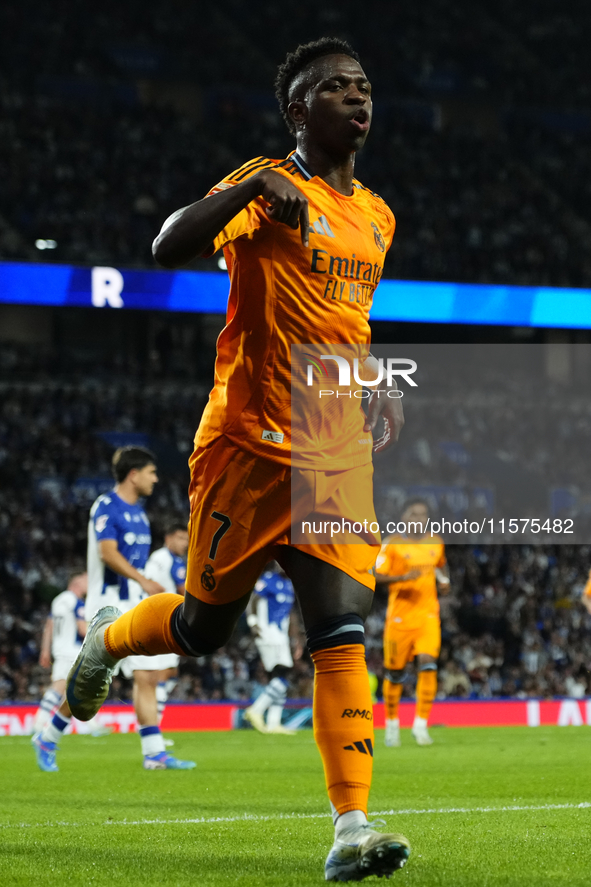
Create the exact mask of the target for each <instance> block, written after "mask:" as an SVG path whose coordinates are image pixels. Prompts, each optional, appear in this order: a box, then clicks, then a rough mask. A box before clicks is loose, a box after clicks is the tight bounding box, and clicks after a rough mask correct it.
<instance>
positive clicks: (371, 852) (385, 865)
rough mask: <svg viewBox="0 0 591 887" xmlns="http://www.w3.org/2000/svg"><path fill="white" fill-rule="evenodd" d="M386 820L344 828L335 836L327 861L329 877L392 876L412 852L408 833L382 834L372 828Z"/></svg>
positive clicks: (351, 879)
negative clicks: (406, 834)
mask: <svg viewBox="0 0 591 887" xmlns="http://www.w3.org/2000/svg"><path fill="white" fill-rule="evenodd" d="M385 824H386V823H385V822H383V820H377V821H376V822H366V823H364V824H363V825H356V826H353V827H352V828H350V829H346V830H345V829H343V830H342V831H341V832H340V833H339V837H338V838H335V842H334V844H333V845H332V848H331V850H330V853H329V854H328V856H327V858H326V863H325V864H324V879H325V880H326V881H361V880H363V878H369V876H370V875H377V876H378V877H379V878H382V877H386V878H389V877H390V875H391V874H393V872H396V871H398V870H399V869H401V868H402V867H403V866H404V865H405V864H406V861H407V860H408V857H409V856H410V844H409V842H408V840H407V838H405V837H404V835H399V834H382V833H381V832H376V831H374V829H373V828H372V826H374V825H385Z"/></svg>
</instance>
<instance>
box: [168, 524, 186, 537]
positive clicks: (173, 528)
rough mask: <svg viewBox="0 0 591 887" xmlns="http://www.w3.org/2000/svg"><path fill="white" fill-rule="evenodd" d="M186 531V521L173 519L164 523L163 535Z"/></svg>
mask: <svg viewBox="0 0 591 887" xmlns="http://www.w3.org/2000/svg"><path fill="white" fill-rule="evenodd" d="M179 532H180V533H186V532H187V523H186V521H182V520H173V521H169V523H167V524H165V525H164V535H165V536H172V534H173V533H179Z"/></svg>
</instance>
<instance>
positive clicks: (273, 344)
mask: <svg viewBox="0 0 591 887" xmlns="http://www.w3.org/2000/svg"><path fill="white" fill-rule="evenodd" d="M263 169H272V170H274V171H276V172H278V173H279V174H280V175H283V176H286V177H287V178H289V179H290V180H291V181H293V183H294V184H295V185H296V186H297V187H298V188H299V189H300V190H301V191H302V192H303V193H304V194H305V196H306V197H307V198H308V201H309V215H310V242H309V246H308V247H304V246H303V244H302V241H301V232H300V230H299V228H298V229H297V230H293V229H292V228H289V227H288V226H287V225H284V224H282V223H279V222H275V221H272V220H270V219H269V217H268V216H267V213H266V211H265V209H266V207H267V204H266V203H265V201H264V200H263V199H262V198H257V199H255V200H253V201H252V202H251V203H249V204H248V206H246V207H245V208H244V209H243V210H242V211H241V212H239V213H238V215H236V216H235V217H234V218H233V219H232V221H231V222H230V223H229V224H228V225H227V226H226V227H225V228H224V229H223V231H221V232H220V234H219V235H218V236H217V237H216V238H215V241H214V243H213V247H212V251H211V253H212V254H213V252H216V251H217V250H219V249H220V248H223V250H224V256H225V258H226V263H227V266H228V273H229V275H230V295H229V302H228V310H227V320H226V326H225V327H224V329H223V331H222V333H221V334H220V337H219V339H218V343H217V359H216V365H215V384H214V388H213V390H212V392H211V394H210V398H209V402H208V405H207V407H206V409H205V411H204V413H203V417H202V420H201V424H200V426H199V429H198V431H197V435H196V438H195V444H196V446H199V447H204V446H207V445H208V444H210V443H211V442H212V441H213V440H215V439H216V438H217V437H219V436H220V435H222V434H223V435H226V436H227V437H228V438H229V439H230V440H231V441H233V442H234V443H235V444H236V445H237V446H239V447H241V448H242V449H247V450H250V451H252V452H255V453H257V454H259V455H263V456H265V457H267V458H269V459H273V460H276V461H279V462H282V463H284V464H293V465H296V466H298V465H299V467H312V465H315V466H316V467H319V464H321V465H322V467H324V468H327V467H330V468H331V469H339V468H348V467H352V466H353V465H359V464H365V463H367V462H369V461H370V460H371V445H372V441H371V435H368V434H364V433H363V425H364V416H363V412H362V410H361V407H360V402H359V400H357V401H352V402H350V404H348V406H347V409H348V417H347V423H348V424H347V427H346V429H345V431H344V432H342V429H343V426H342V425H341V426H340V430H339V434H338V435H337V437H338V438H339V439H338V445H336V444H335V446H334V448H333V451H332V452H330V453H329V454H327V452H326V451H324V452H319V450H320V449H321V447H320V446H319V443H318V440H317V439H316V437H315V431H314V429H313V428H312V427H309V428H308V429H307V430H306V432H305V434H304V438H305V440H303V441H302V440H300V441H298V444H297V448H296V447H294V454H293V456H294V458H293V459H292V458H291V456H292V453H291V419H292V416H291V346H292V345H303V344H318V345H321V344H323V343H330V344H331V345H334V346H338V345H344V344H348V345H358V346H363V347H364V349H365V353H367V351H368V347H367V346H368V344H369V341H370V328H369V322H368V320H369V310H370V308H371V304H372V299H373V293H374V290H375V288H376V286H377V285H378V282H379V280H380V278H381V276H382V270H383V265H384V258H385V255H386V252H387V250H388V249H389V247H390V244H391V242H392V237H393V236H394V228H395V220H394V216H393V214H392V212H391V210H390V209H389V208H388V206H387V205H386V204H385V203H384V201H383V200H382V199H381V198H380V197H378V196H377V195H376V194H373V193H372V192H371V191H369V190H368V189H367V188H364V187H363V185H361V184H360V183H359V182H358V181H356V180H354V182H353V193H352V194H351V195H350V196H344V195H342V194H339V193H338V192H337V191H335V190H334V189H332V188H331V187H330V186H329V185H327V184H326V182H324V181H323V179H321V178H319V177H318V176H312V175H311V174H310V173H309V172H308V170H307V169H306V167H305V165H304V163H303V161H302V160H301V158H299V156H298V155H297V154H295V153H292V154H290V155H289V157H288V158H287V159H286V160H283V161H281V160H269V159H267V158H264V157H259V158H256V159H255V160H251V161H250V162H249V163H246V164H244V166H242V167H240V169H238V170H236V171H235V172H233V173H232V174H231V175H229V176H228V177H227V178H225V179H224V180H223V181H222V182H220V183H219V184H218V185H216V186H215V187H214V188H212V190H211V191H210V192H209V195H211V194H216V193H217V192H219V191H221V190H224V189H226V188H231V187H233V186H235V185H237V184H239V183H240V182H243V181H245V180H246V179H247V178H249V177H250V176H253V175H256V173H257V172H259V171H261V170H263ZM209 195H208V196H209ZM343 409H345V408H343ZM347 409H345V413H346V412H347ZM329 413H330V410H329ZM325 419H326V416H325V417H324V420H325ZM341 419H342V415H341ZM325 424H326V423H325ZM311 425H313V422H312V423H311ZM296 449H297V452H296ZM327 455H328V457H329V461H330V464H328V463H327V461H326V459H327Z"/></svg>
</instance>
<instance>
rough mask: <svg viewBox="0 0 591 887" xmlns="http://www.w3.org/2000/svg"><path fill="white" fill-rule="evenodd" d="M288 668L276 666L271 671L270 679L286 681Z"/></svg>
mask: <svg viewBox="0 0 591 887" xmlns="http://www.w3.org/2000/svg"><path fill="white" fill-rule="evenodd" d="M289 671H290V670H289V668H287V666H286V665H276V666H275V668H274V669H272V671H271V677H272V678H281V680H282V681H286V680H287V676H288V674H289Z"/></svg>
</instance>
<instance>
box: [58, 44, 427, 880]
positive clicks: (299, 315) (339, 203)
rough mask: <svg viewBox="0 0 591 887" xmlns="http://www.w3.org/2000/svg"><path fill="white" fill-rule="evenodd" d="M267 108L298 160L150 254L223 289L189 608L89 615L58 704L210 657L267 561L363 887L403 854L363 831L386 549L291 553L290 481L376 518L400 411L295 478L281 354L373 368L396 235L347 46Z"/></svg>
mask: <svg viewBox="0 0 591 887" xmlns="http://www.w3.org/2000/svg"><path fill="white" fill-rule="evenodd" d="M276 91H277V98H278V100H279V105H280V108H281V112H282V114H283V117H284V119H285V121H286V123H287V126H288V128H289V130H290V131H291V133H292V134H293V135H294V137H295V140H296V145H297V148H296V150H295V151H294V152H292V153H291V154H290V155H289V156H288V157H287V158H286V159H284V160H270V159H267V158H265V157H258V158H256V159H254V160H251V161H249V162H248V163H245V164H244V165H243V166H242V167H240V169H238V170H236V171H235V172H233V173H232V174H231V175H229V176H228V177H227V178H225V179H224V180H223V181H222V182H220V183H219V184H218V185H217V186H216V187H214V188H212V190H211V191H210V193H209V194H208V195H207V196H206V197H205V198H204V199H202V200H198V201H197V202H196V203H193V204H191V205H190V206H187V207H184V208H183V209H180V210H178V211H177V212H176V213H174V214H173V215H172V216H171V217H170V218H169V219H168V220H167V221H166V222H165V223H164V226H163V228H162V231H161V232H160V234H159V235H158V237H157V238H156V240H155V242H154V255H155V257H156V259H157V261H158V262H159V263H160V264H162V265H164V266H165V267H168V268H176V267H179V266H182V265H184V264H186V263H187V262H189V261H191V260H193V259H195V258H198V257H199V256H211V255H212V254H213V253H215V252H216V251H217V250H219V249H223V250H224V255H225V258H226V262H227V266H228V271H229V275H230V297H229V304H228V313H227V324H226V327H225V328H224V330H223V332H222V333H221V335H220V338H219V340H218V349H217V359H216V365H215V385H214V388H213V390H212V392H211V395H210V399H209V403H208V405H207V407H206V409H205V412H204V414H203V417H202V420H201V423H200V426H199V429H198V431H197V436H196V439H195V451H194V453H193V455H192V457H191V460H190V465H191V485H190V491H189V494H190V500H191V521H190V525H189V534H190V542H189V553H188V565H187V582H186V588H187V594H186V596H185V600H184V603H183V604H180V605H179V604H178V601H174V602H173V601H172V598H173V595H154V596H153V597H152V598H150V599H149V600H145V601H143V602H142V603H140V604H139V606H138V607H136V608H135V610H134V611H133V614H132V613H129V614H125V615H124V616H121V617H120V618H117V616H118V615H119V614H118V613H117V611H114V610H113V609H112V608H111V609H109V608H105V610H104V611H102V613H99V614H97V618H96V620H95V621H94V625H92V626H91V627H90V628H89V632H88V636H87V637H88V640H87V643H86V645H85V648H84V650H83V651H81V654H80V656H79V657H78V659H77V661H76V662H75V663H74V666H73V668H72V672H71V673H70V678H69V683H68V699H69V701H70V705H71V706H72V710H73V711H74V712H75V714H76V716H77V717H80V718H82V719H87V718H90V717H91V716H92V715H91V712H92V713H94V712H95V711H96V710H97V709H98V708H99V707H100V705H101V704H102V701H103V700H104V699H105V698H106V695H107V692H108V685H109V681H110V675H111V671H112V669H113V668H114V667H115V665H116V662H117V661H118V660H119V659H120V658H122V657H124V656H128V655H129V654H130V653H131V652H137V653H141V654H152V655H154V654H157V653H164V652H175V653H179V654H180V655H184V656H186V655H191V656H201V655H204V654H208V653H213V652H214V651H215V650H216V649H217V648H218V647H220V646H222V645H223V644H224V643H225V642H226V641H227V640H228V638H229V637H230V635H231V633H232V631H233V629H234V626H235V624H236V621H237V619H238V618H239V616H240V614H241V613H242V612H243V611H244V609H245V607H246V604H247V602H248V599H249V596H250V593H251V590H252V588H253V586H254V583H255V581H256V579H257V577H258V576H259V574H260V572H261V570H262V569H263V567H264V565H265V564H266V563H267V562H268V561H269V560H270V559H272V558H275V559H276V560H278V561H279V563H280V564H281V566H282V567H283V569H284V570H285V572H286V573H287V575H288V576H289V578H290V579H291V581H292V582H293V585H294V588H295V592H296V595H297V598H298V601H299V605H300V608H301V612H302V616H303V619H304V624H305V628H306V634H307V642H308V648H309V650H310V653H311V656H312V659H313V661H314V665H315V691H314V735H315V739H316V742H317V745H318V748H319V751H320V754H321V757H322V760H323V764H324V771H325V776H326V783H327V788H328V794H329V798H330V802H331V807H332V811H333V819H334V822H335V842H334V845H333V847H332V849H331V850H330V852H329V855H328V857H327V860H326V864H325V877H326V879H327V880H343V881H344V880H359V879H361V878H364V877H366V876H369V875H372V874H378V875H389V874H390V873H392V872H393V871H396V870H397V869H399V868H401V867H402V866H403V865H404V863H405V862H406V859H407V858H408V856H409V853H410V846H409V844H408V841H407V840H406V838H404V837H403V836H402V835H399V834H382V833H380V832H377V831H374V830H373V829H372V828H370V826H369V825H368V822H367V816H366V814H367V802H368V794H369V788H370V783H371V771H372V757H373V728H372V723H371V719H369V720H368V719H367V717H366V716H365V713H366V712H370V713H371V711H372V702H371V694H370V689H369V680H368V675H367V669H366V664H365V650H364V627H363V626H364V620H365V618H366V617H367V615H368V613H369V610H370V607H371V602H372V597H373V591H374V587H375V579H374V576H373V572H372V568H373V564H374V562H375V558H376V555H377V553H378V550H379V539H378V538H374V539H372V540H369V539H364V538H358V539H357V540H356V542H357V544H350V545H338V544H302V545H297V544H292V543H291V541H290V525H291V480H292V475H294V476H295V475H297V476H298V477H299V478H304V480H305V481H306V483H308V484H309V485H311V487H313V489H314V490H315V491H316V500H315V501H316V505H317V507H318V508H319V509H321V510H322V513H324V514H326V513H327V511H328V512H329V513H330V510H331V509H332V511H333V512H334V511H337V512H338V510H339V503H340V507H341V508H342V507H343V503H345V502H349V501H351V498H355V495H354V493H353V492H352V491H359V490H362V491H363V492H362V498H363V496H365V499H366V506H367V509H368V517H369V518H370V520H372V519H375V513H374V512H373V501H372V500H373V495H372V464H371V452H372V436H371V433H369V434H368V432H371V431H372V430H373V428H374V427H375V426H376V424H377V422H378V419H379V418H380V417H381V418H382V419H383V420H384V424H385V429H386V430H385V433H384V436H383V438H382V443H381V444H380V447H381V448H383V446H385V445H387V443H388V442H392V441H394V440H396V439H397V437H398V433H399V431H400V429H401V427H402V424H403V418H402V410H401V408H400V401H399V400H394V399H389V398H388V397H383V398H380V397H379V393H378V392H377V390H376V394H377V396H375V395H374V396H372V398H371V400H370V402H369V406H368V412H367V417H365V416H364V414H363V412H362V411H361V410H360V409H358V410H357V413H356V414H355V415H356V419H355V422H356V425H355V428H354V429H353V431H354V434H352V435H351V441H349V443H350V446H351V447H352V448H353V449H352V450H351V452H352V453H353V455H352V457H351V461H350V464H351V465H352V466H354V467H350V468H347V465H345V464H343V465H341V466H340V470H333V471H328V470H327V468H328V467H330V466H329V465H327V464H326V463H325V462H324V461H323V460H322V458H318V460H317V464H315V465H312V466H310V464H308V463H305V462H302V463H301V464H300V463H298V460H297V459H296V458H295V455H294V454H292V452H291V447H290V435H291V425H290V417H291V401H290V379H291V363H290V357H291V353H290V352H291V346H292V345H298V344H318V345H321V344H322V343H330V345H331V346H335V345H336V346H338V345H340V344H342V345H350V346H360V348H362V349H365V351H364V353H368V347H367V346H368V344H369V341H370V328H369V323H368V318H369V309H370V306H371V301H372V296H373V291H374V290H375V287H376V286H377V284H378V282H379V279H380V277H381V274H382V268H383V263H384V257H385V253H386V250H387V249H388V248H389V246H390V244H391V242H392V237H393V234H394V227H395V221H394V216H393V215H392V212H391V211H390V209H389V208H388V207H387V206H386V204H385V203H384V202H383V201H382V200H381V198H380V197H378V196H377V195H375V194H373V193H372V192H371V191H369V190H368V189H366V188H365V187H364V186H363V185H361V184H360V183H359V182H358V181H357V180H356V179H355V178H354V177H353V169H354V162H355V154H356V152H357V151H358V150H359V149H360V148H361V147H362V146H363V144H364V143H365V140H366V138H367V135H368V132H369V128H370V125H371V118H372V100H371V86H370V83H369V82H368V79H367V77H366V75H365V73H364V71H363V68H362V67H361V64H360V61H359V57H358V55H357V54H356V53H355V51H354V50H353V49H352V48H351V47H350V46H349V44H347V43H345V42H344V41H341V40H337V39H330V38H324V39H322V40H319V41H316V42H314V43H310V44H306V45H304V46H300V47H299V48H298V49H297V50H296V51H295V52H294V53H291V54H289V55H288V56H287V58H286V61H285V62H284V64H283V65H281V67H280V68H279V72H278V76H277V80H276ZM370 362H371V361H370V360H368V363H370ZM373 366H374V367H375V364H373ZM372 378H375V376H372ZM381 384H382V387H383V388H385V387H386V386H385V385H384V384H383V383H381ZM363 432H365V434H364V433H363ZM353 438H354V439H353ZM355 447H356V448H357V449H356V450H355V452H353V450H354V449H355ZM347 464H349V463H347ZM332 467H333V468H334V465H333V466H332ZM298 472H299V474H298ZM372 515H373V518H372ZM156 598H169V599H170V602H169V601H167V602H166V603H164V604H163V603H161V602H155V601H156ZM362 713H363V716H362Z"/></svg>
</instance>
